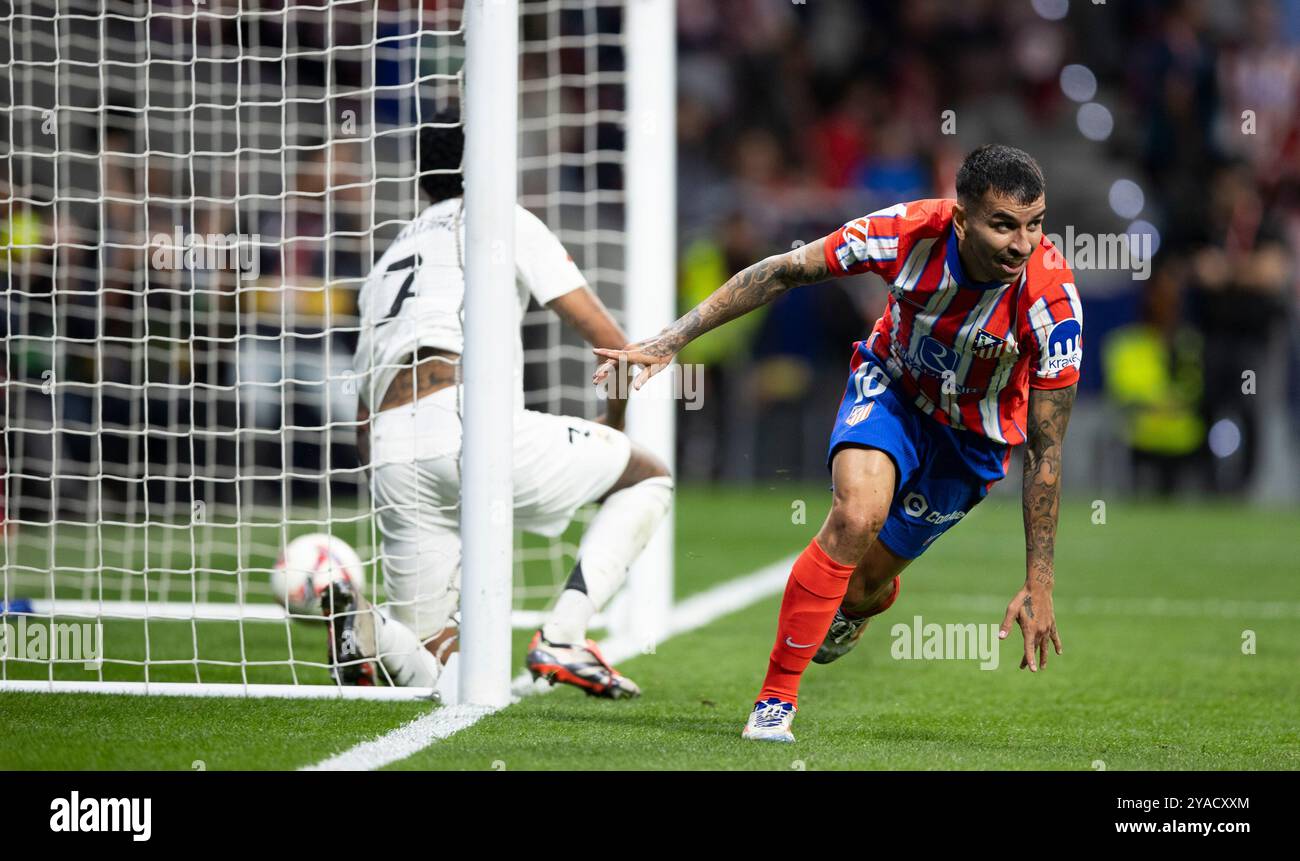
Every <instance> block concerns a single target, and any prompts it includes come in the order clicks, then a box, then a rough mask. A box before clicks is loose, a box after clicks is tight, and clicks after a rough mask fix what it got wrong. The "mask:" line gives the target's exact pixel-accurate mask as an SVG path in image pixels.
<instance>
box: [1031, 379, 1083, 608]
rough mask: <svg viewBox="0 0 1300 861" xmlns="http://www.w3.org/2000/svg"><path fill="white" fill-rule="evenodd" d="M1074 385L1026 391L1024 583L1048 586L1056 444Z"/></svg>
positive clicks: (1056, 495)
mask: <svg viewBox="0 0 1300 861" xmlns="http://www.w3.org/2000/svg"><path fill="white" fill-rule="evenodd" d="M1077 388H1078V385H1077V384H1075V385H1073V386H1067V387H1066V388H1064V389H1030V390H1029V434H1028V439H1027V441H1026V442H1025V472H1024V489H1023V493H1022V495H1023V498H1024V508H1025V564H1026V575H1025V580H1026V583H1027V584H1032V585H1038V586H1045V587H1047V588H1048V589H1051V588H1052V584H1053V580H1054V578H1055V572H1054V569H1053V566H1052V557H1053V551H1054V549H1055V546H1056V520H1057V512H1058V510H1059V508H1060V502H1061V444H1062V442H1063V441H1064V439H1065V426H1066V424H1068V423H1069V421H1070V410H1071V409H1072V408H1073V407H1074V395H1075V391H1076V389H1077Z"/></svg>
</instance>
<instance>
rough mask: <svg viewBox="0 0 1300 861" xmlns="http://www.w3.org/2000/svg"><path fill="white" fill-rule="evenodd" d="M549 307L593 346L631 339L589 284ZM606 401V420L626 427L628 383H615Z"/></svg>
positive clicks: (623, 342) (558, 299) (618, 426)
mask: <svg viewBox="0 0 1300 861" xmlns="http://www.w3.org/2000/svg"><path fill="white" fill-rule="evenodd" d="M546 307H547V308H549V309H551V310H552V311H554V312H555V313H556V315H557V316H559V318H560V319H561V320H563V321H564V323H565V325H567V326H569V327H570V328H571V329H573V330H574V331H576V332H577V333H578V334H580V335H581V336H582V338H583V340H585V341H586V342H587V343H588V344H590V345H591V346H593V347H617V346H619V345H620V344H626V343H627V333H626V332H624V331H623V327H621V326H619V325H618V323H617V322H615V320H614V317H613V315H611V314H610V313H609V309H607V308H606V307H605V305H604V303H602V302H601V301H600V297H599V296H597V295H596V294H595V293H594V292H592V290H591V289H590V288H589V287H579V288H578V289H577V290H570V291H569V292H568V293H565V294H564V295H563V296H557V297H556V298H554V299H552V300H551V301H550V302H547V303H546ZM611 388H612V389H614V391H611V392H610V396H609V399H608V400H607V401H606V412H605V415H604V416H603V419H604V422H605V423H606V424H608V425H609V426H610V427H613V428H618V429H619V430H622V428H623V421H624V416H625V414H626V413H627V398H626V397H618V395H619V394H620V393H623V392H626V391H627V385H626V380H625V381H624V385H622V386H618V387H611Z"/></svg>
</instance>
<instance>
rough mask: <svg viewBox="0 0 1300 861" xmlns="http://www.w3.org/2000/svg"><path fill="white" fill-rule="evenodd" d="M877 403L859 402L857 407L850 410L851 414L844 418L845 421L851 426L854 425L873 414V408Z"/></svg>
mask: <svg viewBox="0 0 1300 861" xmlns="http://www.w3.org/2000/svg"><path fill="white" fill-rule="evenodd" d="M875 405H876V402H875V401H872V402H871V403H869V404H858V405H857V406H856V407H854V408H853V409H851V410H849V414H848V415H847V416H846V417H845V418H844V423H845V424H846V425H848V426H849V427H853V425H855V424H857V423H858V422H860V421H862V420H863V419H865V418H866V417H867V416H869V415H871V408H872V407H874V406H875Z"/></svg>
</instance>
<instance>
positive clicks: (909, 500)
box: [903, 491, 966, 526]
mask: <svg viewBox="0 0 1300 861" xmlns="http://www.w3.org/2000/svg"><path fill="white" fill-rule="evenodd" d="M903 511H905V512H907V514H909V515H910V516H912V517H915V518H917V519H918V520H924V521H925V522H926V523H931V524H934V525H935V526H942V525H943V524H945V523H953V522H955V521H958V520H961V519H962V518H963V517H965V516H966V512H964V511H952V512H949V513H947V514H942V513H940V512H938V511H931V510H930V503H929V502H928V501H927V500H926V498H925V497H924V496H922V495H921V494H920V493H917V492H916V491H912V492H911V493H909V494H908V495H907V496H905V497H903Z"/></svg>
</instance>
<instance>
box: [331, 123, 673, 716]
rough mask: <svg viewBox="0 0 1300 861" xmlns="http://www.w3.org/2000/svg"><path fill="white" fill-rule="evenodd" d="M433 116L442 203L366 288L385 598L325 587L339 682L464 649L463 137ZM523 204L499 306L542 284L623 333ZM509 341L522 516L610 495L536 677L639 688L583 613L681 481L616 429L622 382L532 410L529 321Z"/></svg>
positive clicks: (604, 593)
mask: <svg viewBox="0 0 1300 861" xmlns="http://www.w3.org/2000/svg"><path fill="white" fill-rule="evenodd" d="M434 122H435V123H436V125H427V126H424V127H423V128H421V130H420V147H419V150H420V153H419V155H420V173H421V179H420V186H421V189H422V190H423V191H424V193H425V194H426V195H427V197H428V198H429V200H430V205H429V207H428V208H427V209H425V210H424V211H423V212H422V213H420V215H419V216H418V217H417V218H416V219H415V220H414V221H412V222H411V223H410V224H409V225H407V226H406V227H405V228H404V229H403V230H402V232H401V233H400V234H399V235H398V237H397V238H396V240H394V242H393V244H392V245H391V246H390V247H389V248H388V250H387V251H386V252H385V253H384V255H383V256H382V257H380V258H379V260H378V261H377V262H376V263H375V267H374V270H373V271H372V273H371V274H370V276H369V278H368V279H367V281H366V282H365V284H364V285H363V287H362V289H361V293H360V295H359V297H358V304H359V311H360V316H361V334H360V338H359V339H358V344H357V351H356V358H355V361H354V365H355V370H356V372H357V377H358V379H359V380H362V381H363V384H362V385H361V387H360V388H361V391H360V403H359V407H358V415H357V421H358V440H357V443H358V449H359V451H360V452H361V458H362V461H363V462H369V463H370V464H371V467H372V473H371V479H370V486H371V493H372V496H373V498H374V504H375V516H376V522H377V525H378V529H379V532H380V534H381V537H382V541H383V548H382V552H383V576H384V585H385V590H386V592H387V597H388V604H387V605H386V606H385V607H384V608H382V609H378V608H371V607H370V606H369V605H368V604H367V602H366V601H365V598H364V596H362V595H360V594H356V593H355V591H354V590H353V589H351V588H350V587H349V586H348V584H347V583H336V584H334V585H333V586H332V587H331V591H330V592H329V593H327V594H326V595H325V596H324V597H323V598H322V602H321V603H322V606H323V607H324V612H325V615H326V616H329V617H331V625H330V658H329V659H330V664H331V665H333V667H334V672H335V674H336V678H337V679H338V680H339V681H340V682H342V683H345V684H367V683H373V675H374V670H373V666H372V662H373V661H374V660H376V659H378V660H379V662H380V664H381V665H382V666H383V668H384V670H385V671H386V672H387V674H388V676H389V678H390V680H391V681H392V682H393V683H395V684H398V685H407V686H420V687H433V686H434V685H435V684H436V682H437V679H438V676H439V674H440V672H441V667H442V665H443V664H445V662H446V660H447V658H448V657H449V655H450V653H451V652H452V651H454V648H455V646H454V642H455V637H456V633H457V626H456V624H455V620H454V618H453V614H454V613H455V611H456V609H457V607H458V603H459V595H460V591H459V582H460V558H461V554H460V534H459V528H458V527H459V499H460V450H461V410H460V404H461V400H462V397H463V391H462V384H461V383H460V377H459V367H460V355H461V352H462V349H463V347H464V333H463V330H462V326H461V309H462V307H463V301H464V292H465V278H464V275H465V273H464V257H463V251H462V249H463V245H464V238H465V237H464V233H465V228H464V218H463V215H464V205H463V200H462V195H463V186H462V177H461V174H460V173H459V170H460V165H461V155H462V151H463V149H464V134H463V131H462V129H461V128H460V127H459V126H458V125H456V124H455V122H454V118H452V117H449V116H448V115H446V114H440V115H439V116H438V117H436V118H435V120H434ZM514 217H515V261H516V263H515V270H516V283H517V293H518V301H517V302H515V303H512V305H511V307H509V308H502V309H500V310H501V313H506V314H511V315H513V316H514V318H515V329H516V331H518V329H519V324H520V322H521V321H522V317H523V314H524V311H525V310H526V309H527V307H528V301H529V297H530V296H532V297H534V298H536V299H537V301H538V302H539V303H540V304H542V305H544V306H546V307H547V308H549V309H550V310H552V311H554V312H555V313H556V314H557V315H559V317H560V318H561V319H562V320H563V321H564V322H565V323H566V324H568V325H569V326H571V327H573V328H574V329H576V330H577V331H578V332H579V333H580V334H581V335H582V337H583V338H585V339H586V341H587V342H588V343H589V344H591V345H593V346H609V345H617V344H622V343H625V342H626V341H627V337H626V336H625V335H624V333H623V331H622V330H621V329H620V328H619V326H618V324H617V323H615V322H614V319H613V318H612V317H611V316H610V315H609V312H608V311H607V310H606V309H605V307H604V305H602V304H601V302H600V300H599V299H598V298H597V297H596V295H595V294H594V293H593V292H592V291H591V289H590V288H589V287H588V286H587V283H586V281H585V279H584V278H583V277H582V273H581V272H579V271H578V268H577V266H575V265H574V263H573V258H572V257H570V256H569V254H568V253H567V252H566V251H565V249H564V247H563V245H561V244H560V241H559V239H557V238H556V236H555V235H554V234H553V233H551V231H550V230H548V229H547V227H546V226H545V225H544V224H543V223H542V222H541V221H540V220H539V219H538V218H537V217H536V216H534V215H533V214H532V213H530V212H529V211H528V210H526V209H524V208H523V207H522V206H518V205H516V207H515V216H514ZM511 348H512V356H511V362H510V363H509V364H508V367H510V369H511V379H510V380H509V381H508V384H509V385H511V386H512V387H513V389H514V394H515V405H516V406H515V413H514V440H515V441H514V452H513V454H514V461H513V463H514V470H513V479H514V522H515V524H516V526H518V527H519V528H520V529H524V530H526V531H530V532H534V533H538V534H541V535H545V536H551V537H555V536H558V535H560V534H561V533H562V532H563V531H564V530H565V528H566V527H567V526H568V525H569V521H570V520H571V519H572V517H573V514H574V512H575V511H576V509H578V508H579V507H580V506H582V505H585V504H587V503H591V502H599V503H600V510H599V511H598V512H597V513H596V515H595V517H594V518H593V519H592V521H591V523H590V525H589V526H588V527H587V529H586V531H585V532H584V533H583V536H582V539H581V541H580V543H579V548H578V558H577V562H576V564H575V565H574V568H573V571H572V573H571V574H570V576H569V578H568V580H567V581H566V583H565V586H564V589H563V591H562V592H561V594H560V595H559V597H558V599H557V601H556V603H555V606H554V608H553V609H552V611H551V612H550V614H549V615H548V617H547V618H546V621H545V623H544V624H543V625H542V627H541V629H540V630H538V632H537V633H536V635H535V636H534V637H533V640H532V643H531V644H530V646H529V652H528V656H527V659H526V663H527V666H528V669H529V670H530V671H531V672H532V674H533V676H534V678H536V677H538V676H542V677H545V678H547V679H548V680H550V682H551V683H552V684H554V683H555V682H557V681H559V682H564V683H567V684H571V685H575V686H577V687H579V688H581V689H583V690H584V691H586V692H587V693H588V694H591V695H594V696H600V697H606V698H610V699H620V698H625V697H632V696H636V695H637V694H639V693H640V691H639V690H638V688H637V686H636V685H635V684H634V683H633V682H632V681H631V680H630V679H628V678H627V677H625V676H623V675H622V674H620V673H619V672H618V671H617V670H615V669H614V668H613V667H612V666H610V664H609V663H608V662H607V661H606V660H605V659H604V658H603V657H602V656H601V654H600V651H599V649H598V648H597V647H596V644H595V643H594V642H593V641H591V640H589V639H587V625H588V623H589V621H590V620H591V617H592V616H593V615H594V614H595V613H596V612H597V611H598V610H599V609H600V608H601V607H603V606H604V605H605V604H606V603H607V602H608V601H609V600H610V598H611V597H613V595H614V593H615V592H617V591H618V589H619V588H620V586H621V585H622V584H623V582H624V580H625V579H626V576H627V570H628V567H629V566H630V565H631V564H632V562H633V560H635V559H636V557H637V555H638V554H640V552H641V551H642V549H644V547H645V545H646V543H647V542H648V541H649V539H650V536H651V535H652V534H653V533H654V531H655V529H656V528H657V527H658V525H659V522H660V521H661V520H662V519H663V518H664V516H665V515H666V514H667V512H668V509H669V507H670V504H671V500H672V479H671V478H670V477H669V474H668V470H667V468H666V467H665V466H664V465H663V464H662V463H661V462H660V461H659V459H658V458H656V457H655V456H654V455H652V454H651V453H650V452H649V451H647V450H645V449H644V448H642V447H640V446H638V445H636V444H635V443H633V442H631V441H630V440H629V439H628V438H627V436H625V435H624V434H623V433H622V431H621V428H622V427H623V418H624V412H625V410H626V406H627V401H626V399H625V398H623V399H620V398H618V397H611V398H610V399H609V401H608V402H607V403H608V409H607V412H606V414H605V415H604V416H602V417H601V418H599V419H597V420H596V421H594V422H593V421H587V420H585V419H581V418H573V417H569V416H558V415H551V414H549V413H542V412H534V411H532V410H527V409H524V393H523V348H522V343H521V341H520V338H519V336H518V335H516V338H515V343H514V344H513V345H511ZM502 540H503V541H509V540H511V539H510V536H504V537H503V538H502Z"/></svg>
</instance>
